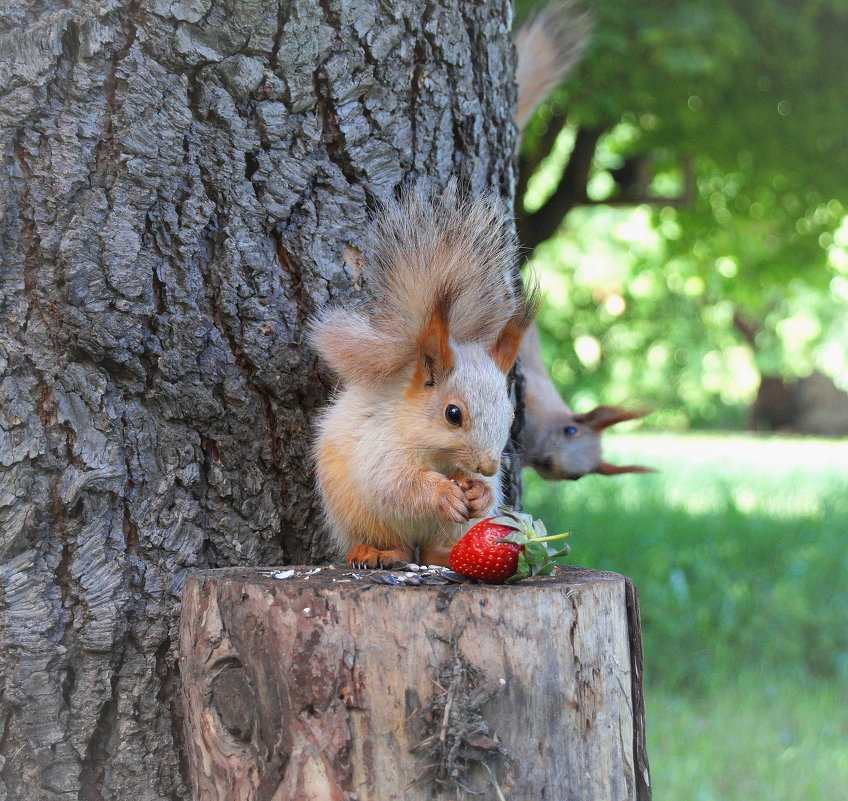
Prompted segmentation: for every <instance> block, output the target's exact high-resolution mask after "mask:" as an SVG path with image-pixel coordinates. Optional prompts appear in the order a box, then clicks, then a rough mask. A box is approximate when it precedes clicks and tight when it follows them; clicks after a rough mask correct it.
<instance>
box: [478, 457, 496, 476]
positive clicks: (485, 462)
mask: <svg viewBox="0 0 848 801" xmlns="http://www.w3.org/2000/svg"><path fill="white" fill-rule="evenodd" d="M500 466H501V463H500V462H499V461H498V460H497V459H492V458H491V457H490V456H484V457H482V458H481V459H480V462H479V464H478V465H477V472H478V473H480V475H483V476H493V475H494V474H495V473H497V472H498V468H499V467H500Z"/></svg>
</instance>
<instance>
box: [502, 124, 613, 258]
mask: <svg viewBox="0 0 848 801" xmlns="http://www.w3.org/2000/svg"><path fill="white" fill-rule="evenodd" d="M604 133H606V129H604V128H578V129H577V134H576V135H575V137H574V148H573V149H572V151H571V157H570V158H569V160H568V164H567V165H566V167H565V169H564V170H563V171H562V177H561V178H560V179H559V183H558V184H557V187H556V189H555V190H554V192H553V194H552V195H551V196H550V197H549V198H548V199H547V200H546V201H545V202H544V204H543V205H542V206H540V207H539V208H538V209H537V210H536V211H534V212H532V213H530V214H523V215H522V214H519V216H518V220H517V226H518V237H519V240H520V242H521V244H522V246H523V247H525V248H527V249H528V250H530V251H532V250H534V249H535V248H536V246H537V245H539V244H540V243H542V242H544V241H545V240H546V239H550V237H552V236H553V235H554V234H555V233H556V232H557V229H558V228H559V226H560V223H562V220H563V218H564V217H565V215H566V214H568V212H569V211H571V210H572V209H573V208H574V207H575V206H581V205H585V204H587V203H590V202H591V201H590V200H589V198H588V196H587V195H586V184H587V183H588V181H589V170H590V169H591V167H592V160H593V158H594V156H595V147H596V146H597V144H598V140H599V139H600V138H601V136H602V135H603V134H604ZM519 197H520V196H519Z"/></svg>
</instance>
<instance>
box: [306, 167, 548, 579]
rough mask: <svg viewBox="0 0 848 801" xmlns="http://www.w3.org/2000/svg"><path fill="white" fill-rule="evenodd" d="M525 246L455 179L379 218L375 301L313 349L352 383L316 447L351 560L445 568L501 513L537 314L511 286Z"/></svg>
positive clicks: (338, 313)
mask: <svg viewBox="0 0 848 801" xmlns="http://www.w3.org/2000/svg"><path fill="white" fill-rule="evenodd" d="M515 259H516V244H515V239H514V235H513V233H512V223H511V218H510V215H509V213H508V212H507V210H506V208H505V207H504V206H503V204H502V202H501V201H500V200H499V199H498V198H496V197H494V196H483V197H480V198H477V199H474V200H471V199H468V198H465V197H463V196H462V195H461V193H460V192H459V190H458V189H457V186H456V183H455V181H451V182H450V183H449V184H448V186H447V187H446V189H445V191H444V192H443V193H442V194H441V195H440V196H439V197H435V196H433V195H431V194H429V193H426V192H424V191H422V190H421V188H420V187H416V188H413V189H411V190H409V191H407V192H406V193H405V194H404V195H403V196H402V197H401V199H400V200H399V201H397V202H391V203H388V204H386V205H384V206H383V207H382V208H381V209H380V210H379V211H378V213H377V216H376V219H375V220H374V223H373V225H372V227H371V230H370V232H369V233H368V234H367V235H366V236H365V238H364V242H363V246H362V248H361V259H360V264H361V270H362V277H363V278H364V279H365V286H366V289H367V298H366V299H365V300H364V301H362V302H361V303H359V304H358V305H350V306H341V307H333V308H329V309H327V310H325V311H324V312H323V313H322V314H320V315H319V316H318V317H317V318H316V319H315V320H314V321H313V324H312V326H311V334H310V338H311V342H312V344H313V346H314V347H315V349H316V350H317V351H318V352H319V353H320V354H321V356H322V357H323V358H324V360H325V361H326V362H327V364H328V365H329V366H330V367H331V368H332V369H333V370H334V371H335V373H336V374H337V375H338V376H339V377H340V379H341V381H342V389H341V391H340V392H339V393H338V394H337V395H336V397H335V398H334V399H333V401H332V403H331V405H330V406H329V408H328V409H327V410H326V412H325V413H324V414H323V416H322V417H321V419H320V421H319V424H318V436H317V440H316V444H315V462H316V466H317V478H318V486H319V489H320V492H321V497H322V500H323V503H324V509H325V512H326V517H327V522H328V524H329V529H330V531H331V532H332V534H333V536H334V538H335V540H336V542H337V544H338V546H339V549H340V550H341V551H344V552H346V559H347V561H348V562H350V563H352V564H356V565H360V566H371V567H375V566H377V565H383V566H388V565H391V564H395V563H398V562H404V561H410V560H411V559H412V558H413V555H414V550H415V549H416V548H418V549H419V551H420V553H419V556H418V559H419V560H420V561H421V562H424V563H426V564H447V556H448V553H449V551H450V548H451V547H452V546H453V544H454V542H455V541H456V540H457V539H458V538H459V537H460V536H461V534H462V533H463V531H464V530H465V529H466V528H467V526H468V521H469V520H471V519H474V518H479V517H483V516H485V515H486V513H487V512H488V511H490V510H491V509H492V508H493V507H495V506H497V505H498V503H499V502H500V493H501V490H500V482H499V475H498V473H499V471H500V465H501V461H500V460H501V454H502V451H503V449H504V447H505V445H506V442H507V438H508V436H509V430H510V426H511V423H512V419H513V407H512V403H511V402H510V399H509V395H508V392H507V378H506V375H507V373H508V372H509V370H510V368H511V367H512V365H513V363H514V362H515V359H516V357H517V355H518V349H519V345H520V343H521V339H522V337H523V335H524V333H525V331H526V330H527V328H528V326H530V324H531V322H532V319H533V316H534V314H535V311H536V308H537V304H538V301H537V295H536V293H535V291H531V292H529V293H527V294H525V295H523V296H522V295H519V294H517V293H516V291H515V288H514V287H513V285H512V282H511V280H510V278H509V276H510V274H511V267H512V265H513V264H514V263H515Z"/></svg>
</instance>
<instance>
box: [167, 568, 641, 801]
mask: <svg viewBox="0 0 848 801" xmlns="http://www.w3.org/2000/svg"><path fill="white" fill-rule="evenodd" d="M301 572H302V571H301ZM275 575H277V576H286V575H287V574H286V573H275V571H274V570H273V569H270V570H262V569H259V570H254V569H229V570H209V571H200V572H197V573H194V574H192V575H191V576H190V577H189V578H188V579H187V581H186V584H185V591H184V596H183V609H182V618H181V631H180V667H181V673H182V676H183V694H184V698H183V703H184V720H185V727H186V731H185V733H186V753H187V757H188V761H189V772H190V775H191V781H192V786H193V791H194V797H195V799H197V801H218V800H219V799H220V801H224V799H226V800H227V801H270V800H271V799H298V801H312V800H313V799H314V801H328V800H329V799H333V801H353V800H354V799H356V801H391V800H392V799H404V800H405V801H425V799H438V798H465V797H472V796H471V792H472V791H474V790H476V791H482V793H483V794H482V796H481V797H484V798H493V799H494V798H499V797H501V796H499V795H498V792H500V793H501V794H502V797H503V798H505V799H509V800H510V801H542V799H550V800H551V801H565V800H566V799H587V800H588V799H606V800H608V801H619V799H620V800H621V801H624V800H625V799H627V800H628V801H629V800H630V799H636V801H646V799H649V798H650V783H649V779H648V766H647V758H646V755H645V749H644V719H643V714H642V698H641V646H640V642H639V629H638V608H637V605H636V598H635V593H634V592H633V590H632V586H631V585H630V584H629V582H628V580H627V579H625V578H624V577H623V576H619V575H616V574H613V573H599V572H594V571H588V570H584V569H582V568H570V569H568V570H566V571H564V572H563V574H561V575H560V576H557V577H552V578H545V579H534V580H531V581H526V582H524V583H521V584H518V585H516V586H498V587H493V586H486V585H477V584H471V583H462V584H453V585H441V586H439V585H437V586H387V585H385V584H377V583H373V582H372V581H369V578H368V576H367V575H364V576H362V577H361V578H355V577H351V576H350V575H349V574H346V573H345V572H344V571H343V570H341V569H333V568H331V569H325V570H323V571H322V572H321V573H320V574H318V575H312V576H308V577H307V576H301V575H297V574H296V575H295V576H294V577H288V578H275ZM495 785H497V789H496V787H495Z"/></svg>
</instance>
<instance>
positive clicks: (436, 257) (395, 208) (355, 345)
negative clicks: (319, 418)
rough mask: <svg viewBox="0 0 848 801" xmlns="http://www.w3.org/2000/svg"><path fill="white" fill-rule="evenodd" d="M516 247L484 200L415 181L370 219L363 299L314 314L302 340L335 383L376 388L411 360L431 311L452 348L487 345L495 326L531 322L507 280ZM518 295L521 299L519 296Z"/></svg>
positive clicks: (508, 228) (498, 205) (495, 201)
mask: <svg viewBox="0 0 848 801" xmlns="http://www.w3.org/2000/svg"><path fill="white" fill-rule="evenodd" d="M516 258H517V245H516V241H515V236H514V234H513V229H512V224H511V218H510V214H509V212H508V211H507V209H506V207H505V205H504V203H503V202H502V201H501V200H500V199H499V198H497V197H496V196H494V195H483V196H482V197H479V198H475V199H473V200H472V199H470V198H468V197H467V196H466V195H464V194H463V193H461V192H460V191H459V189H458V187H457V184H456V181H455V180H451V181H450V182H449V183H448V185H447V187H446V188H445V190H444V192H442V193H441V194H440V195H438V196H436V195H435V194H433V193H431V192H428V191H425V190H424V189H423V187H422V185H421V184H420V183H419V184H417V185H414V186H413V187H411V188H410V189H407V191H405V192H404V193H403V194H402V195H401V197H400V199H399V200H396V201H391V202H389V203H386V204H385V205H383V206H382V207H381V208H380V209H379V210H378V211H377V214H376V217H375V219H374V222H373V224H372V225H371V228H370V231H369V233H368V235H367V236H366V237H365V243H364V246H363V249H362V259H361V267H362V277H363V278H364V279H365V287H366V291H367V300H365V301H364V302H362V303H361V304H359V305H358V306H357V307H354V308H350V307H347V308H346V307H336V308H330V309H328V310H326V311H324V312H323V313H322V314H321V315H320V316H319V317H318V318H317V319H316V320H315V321H314V322H313V324H312V327H311V334H310V337H311V341H312V343H313V345H314V347H315V348H316V349H317V350H318V352H319V353H320V354H321V355H322V356H323V357H324V359H325V360H326V361H327V363H328V364H329V365H330V367H332V368H333V369H334V370H335V371H336V372H337V373H338V374H339V375H340V376H341V377H342V378H343V379H345V380H348V381H351V380H353V381H360V382H365V383H380V382H382V381H385V380H387V379H389V378H391V377H392V376H394V375H395V374H396V373H398V372H399V371H400V370H402V369H404V368H405V367H407V366H408V365H410V364H411V363H413V362H414V360H415V359H416V355H417V350H416V349H417V346H418V342H419V339H420V337H421V335H422V333H423V332H424V331H425V329H426V328H427V325H428V324H429V322H430V320H431V319H432V317H433V314H434V312H435V311H436V309H437V308H439V309H441V310H443V311H446V314H447V321H448V330H449V333H450V337H451V339H452V340H453V341H454V342H457V343H463V342H471V341H473V342H479V343H480V344H482V345H483V346H484V347H489V346H491V345H493V344H494V343H495V341H496V340H497V338H498V336H499V334H500V333H501V332H502V331H503V329H504V328H505V326H507V324H508V323H509V322H510V321H511V320H514V319H516V318H517V317H518V318H522V319H523V317H525V316H526V317H527V318H528V323H529V319H530V318H532V315H533V312H534V311H535V298H534V297H532V294H533V293H531V298H530V299H529V300H528V299H527V298H526V296H525V297H522V296H521V295H520V294H519V293H518V291H517V290H516V288H515V287H514V286H513V283H512V279H511V275H512V269H513V265H514V264H515V260H516ZM525 295H526V293H525Z"/></svg>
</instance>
